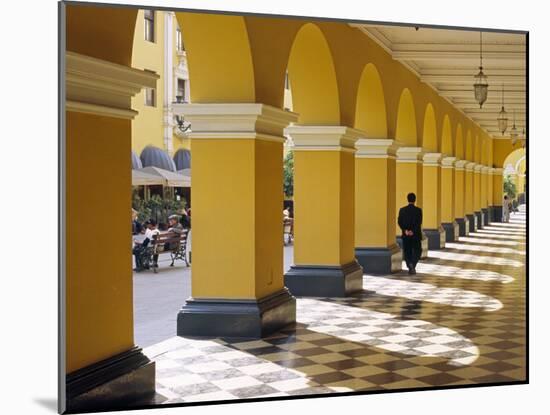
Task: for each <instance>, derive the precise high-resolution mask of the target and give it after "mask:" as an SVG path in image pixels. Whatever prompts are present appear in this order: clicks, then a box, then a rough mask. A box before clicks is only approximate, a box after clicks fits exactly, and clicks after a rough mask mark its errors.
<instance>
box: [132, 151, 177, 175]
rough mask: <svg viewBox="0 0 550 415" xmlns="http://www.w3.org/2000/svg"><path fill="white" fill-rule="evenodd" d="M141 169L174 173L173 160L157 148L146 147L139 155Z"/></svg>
mask: <svg viewBox="0 0 550 415" xmlns="http://www.w3.org/2000/svg"><path fill="white" fill-rule="evenodd" d="M140 159H141V163H142V164H143V167H144V168H145V167H157V168H159V169H163V170H168V171H171V172H174V173H175V172H176V165H175V163H174V160H172V159H171V158H170V156H169V155H168V153H167V152H166V151H164V150H162V149H160V148H158V147H154V146H147V147H145V148H144V149H143V151H142V152H141V155H140Z"/></svg>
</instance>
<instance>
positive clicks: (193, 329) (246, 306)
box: [177, 288, 296, 339]
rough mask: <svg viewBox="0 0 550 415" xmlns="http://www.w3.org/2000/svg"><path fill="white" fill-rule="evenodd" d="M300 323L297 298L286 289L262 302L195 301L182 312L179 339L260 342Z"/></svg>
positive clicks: (179, 318) (178, 322) (261, 300)
mask: <svg viewBox="0 0 550 415" xmlns="http://www.w3.org/2000/svg"><path fill="white" fill-rule="evenodd" d="M295 322H296V299H295V298H294V297H293V296H292V295H291V294H290V293H289V291H288V290H287V289H286V288H283V289H282V290H280V291H277V292H275V293H273V294H271V295H268V296H266V297H264V298H261V299H259V300H248V299H243V300H230V299H193V298H190V299H188V300H187V301H186V302H185V305H184V306H183V307H182V308H181V310H180V312H179V313H178V321H177V335H178V336H213V337H247V338H256V339H259V338H261V337H263V336H266V335H269V334H270V333H273V332H275V331H277V330H280V329H282V328H283V327H285V326H287V325H289V324H293V323H295Z"/></svg>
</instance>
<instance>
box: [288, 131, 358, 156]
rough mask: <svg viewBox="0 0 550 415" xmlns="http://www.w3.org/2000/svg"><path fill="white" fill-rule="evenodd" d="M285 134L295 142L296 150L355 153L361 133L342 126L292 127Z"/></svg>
mask: <svg viewBox="0 0 550 415" xmlns="http://www.w3.org/2000/svg"><path fill="white" fill-rule="evenodd" d="M285 134H286V135H288V136H290V137H291V138H292V141H294V150H295V151H296V150H297V151H300V150H309V151H323V150H324V151H346V152H352V153H354V152H355V142H356V141H357V139H358V138H359V137H360V136H361V134H362V133H361V131H359V130H356V129H354V128H349V127H345V126H340V125H291V126H289V127H287V128H285Z"/></svg>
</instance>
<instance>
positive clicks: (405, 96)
mask: <svg viewBox="0 0 550 415" xmlns="http://www.w3.org/2000/svg"><path fill="white" fill-rule="evenodd" d="M395 139H396V140H398V141H400V142H402V143H403V144H405V145H407V146H411V147H417V146H418V137H417V134H416V114H415V111H414V102H413V98H412V94H411V91H409V89H408V88H405V89H404V90H403V92H402V93H401V97H400V98H399V107H398V109H397V124H396V128H395Z"/></svg>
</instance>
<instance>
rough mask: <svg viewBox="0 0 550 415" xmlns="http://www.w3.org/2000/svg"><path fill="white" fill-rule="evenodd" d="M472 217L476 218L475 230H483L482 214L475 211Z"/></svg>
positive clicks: (479, 211)
mask: <svg viewBox="0 0 550 415" xmlns="http://www.w3.org/2000/svg"><path fill="white" fill-rule="evenodd" d="M474 215H475V217H476V229H483V212H482V211H481V210H476V211H475V212H474Z"/></svg>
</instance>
